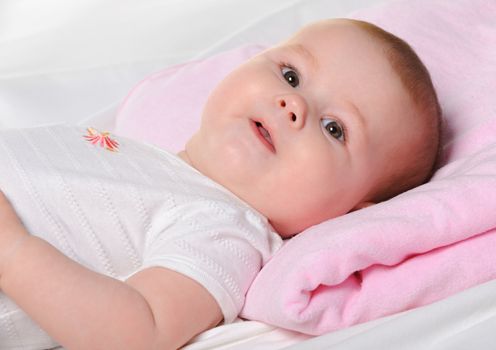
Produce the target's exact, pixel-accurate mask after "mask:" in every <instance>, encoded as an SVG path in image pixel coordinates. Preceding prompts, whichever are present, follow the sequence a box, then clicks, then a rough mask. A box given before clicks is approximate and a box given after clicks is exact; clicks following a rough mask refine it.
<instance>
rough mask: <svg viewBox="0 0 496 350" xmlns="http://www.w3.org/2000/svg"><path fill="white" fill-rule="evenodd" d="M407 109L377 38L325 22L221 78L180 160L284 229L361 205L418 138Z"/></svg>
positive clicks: (290, 232) (295, 229)
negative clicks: (400, 155) (382, 177)
mask: <svg viewBox="0 0 496 350" xmlns="http://www.w3.org/2000/svg"><path fill="white" fill-rule="evenodd" d="M412 115H413V107H412V103H411V102H410V99H409V97H408V95H407V93H406V91H405V89H404V88H403V86H402V85H401V82H400V80H399V78H398V77H397V75H396V74H395V73H394V71H393V70H392V68H391V67H390V64H389V62H388V60H387V59H386V58H385V56H384V54H383V52H382V51H381V46H380V44H378V43H377V42H376V41H375V40H373V39H371V38H370V37H369V35H368V34H367V33H365V32H363V31H362V30H361V29H359V28H357V27H355V26H354V25H352V24H350V23H349V22H347V21H344V20H336V21H332V22H329V21H328V22H323V23H318V24H314V25H311V26H309V27H306V28H304V29H303V30H302V31H300V32H298V33H297V34H296V35H295V36H294V37H292V38H290V39H289V40H288V41H287V42H284V43H282V44H281V45H279V46H276V47H274V48H271V49H269V50H267V51H265V52H263V53H261V54H260V55H258V56H256V57H254V58H253V59H251V60H250V61H248V62H247V63H245V64H243V65H242V66H241V67H239V68H238V69H236V70H235V71H234V72H232V73H231V74H230V75H229V76H228V77H226V78H225V79H224V80H223V81H222V82H221V83H220V84H219V85H218V86H217V88H216V89H215V90H214V91H213V92H212V94H211V95H210V97H209V99H208V101H207V103H206V106H205V109H204V112H203V116H202V124H201V127H200V130H199V131H198V132H197V133H196V134H195V135H194V136H193V137H192V139H191V140H190V141H189V142H188V144H187V145H186V153H185V157H184V158H185V159H186V160H187V161H188V162H190V163H191V164H192V165H193V166H194V167H196V168H197V169H198V170H199V171H201V172H202V173H204V174H205V175H207V176H209V177H211V178H212V179H213V180H215V181H217V182H219V183H220V184H222V185H223V186H225V187H226V188H228V189H229V190H231V191H232V192H233V193H235V194H236V195H237V196H238V197H240V198H241V199H243V200H244V201H246V202H247V203H248V204H250V205H251V206H253V207H254V208H255V209H257V210H258V211H259V212H261V213H262V214H264V215H265V216H266V217H267V218H268V219H269V220H270V222H271V224H272V225H273V226H274V228H275V229H276V230H277V231H278V232H279V234H281V236H283V237H287V236H290V235H293V234H295V233H298V232H300V231H302V230H304V229H306V228H308V227H309V226H312V225H315V224H317V223H319V222H322V221H324V220H326V219H329V218H333V217H336V216H339V215H343V214H345V213H347V212H349V211H350V210H353V209H357V208H359V207H361V206H363V205H364V204H365V203H367V201H368V200H369V198H367V195H368V193H369V192H370V191H371V189H372V188H373V187H374V186H375V185H376V184H377V183H378V180H379V179H380V178H381V175H383V174H384V172H385V170H386V169H389V168H390V167H391V166H393V165H394V164H397V162H400V161H403V160H402V159H395V158H394V157H395V156H394V155H393V154H395V153H396V152H397V151H399V150H400V149H402V148H405V147H409V146H410V147H411V144H412V142H417V138H416V135H415V132H414V130H415V128H416V125H415V122H414V120H413V118H411V116H412ZM398 153H401V152H398Z"/></svg>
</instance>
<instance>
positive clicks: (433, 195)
mask: <svg viewBox="0 0 496 350" xmlns="http://www.w3.org/2000/svg"><path fill="white" fill-rule="evenodd" d="M495 14H496V2H494V1H493V0H476V1H469V0H453V1H442V0H434V1H433V0H420V1H419V0H417V1H396V2H391V3H387V4H385V5H383V6H381V7H377V8H375V9H369V10H366V11H364V12H361V13H356V14H354V15H353V17H355V18H361V19H365V20H369V21H371V22H373V23H377V24H379V25H381V26H382V27H384V28H385V29H387V30H390V31H391V32H393V33H395V34H397V35H399V36H400V37H403V38H405V39H406V40H407V41H409V42H410V43H411V45H412V46H413V47H414V48H415V49H416V51H417V52H418V54H419V55H420V56H421V58H422V59H423V60H424V62H425V63H426V65H427V66H428V68H429V70H430V71H431V73H432V76H433V80H434V84H435V85H436V88H437V89H438V92H439V97H440V100H441V104H442V107H443V110H444V116H445V119H446V130H445V135H444V145H445V147H444V161H443V166H442V167H441V168H440V169H439V170H438V171H437V173H436V174H435V177H434V178H433V180H432V181H430V182H429V183H428V184H425V185H423V186H421V187H418V188H416V189H413V190H411V191H408V192H406V193H404V194H402V195H400V196H398V197H396V198H394V199H392V200H390V201H387V202H384V203H381V204H378V205H376V206H372V207H369V208H366V209H363V210H360V211H356V212H353V213H351V214H348V215H345V216H343V217H340V218H337V219H335V220H331V221H328V222H325V223H323V224H320V225H317V226H315V227H313V228H310V229H308V230H306V231H305V232H304V233H302V234H301V235H299V236H297V237H295V238H294V239H291V240H290V241H289V242H287V243H286V245H285V246H284V247H283V248H282V249H281V250H280V251H279V252H278V253H277V254H276V255H275V256H274V257H273V259H272V260H271V261H269V263H268V264H267V265H266V266H265V267H264V268H263V269H262V271H261V272H260V274H259V275H258V277H257V278H256V280H255V281H254V283H253V284H252V286H251V288H250V290H249V292H248V295H247V299H246V304H245V307H244V309H243V311H242V316H244V317H246V318H249V319H255V320H261V321H264V322H267V323H270V324H274V325H277V326H280V327H284V328H288V329H293V330H297V331H300V332H304V333H309V334H322V333H325V332H329V331H332V330H336V329H339V328H343V327H346V326H349V325H352V324H355V323H359V322H364V321H368V320H372V319H375V318H378V317H381V316H384V315H389V314H392V313H396V312H400V311H404V310H407V309H410V308H414V307H417V306H421V305H424V304H427V303H431V302H433V301H435V300H439V299H441V298H444V297H446V296H449V295H451V294H453V293H456V292H457V291H460V290H462V289H465V288H468V287H471V286H474V285H476V284H479V283H482V282H485V281H487V280H490V279H494V278H496V20H495Z"/></svg>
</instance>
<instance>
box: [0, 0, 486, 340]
mask: <svg viewBox="0 0 496 350" xmlns="http://www.w3.org/2000/svg"><path fill="white" fill-rule="evenodd" d="M383 1H387V0H349V1H348V0H334V1H328V0H295V1H288V0H270V1H267V0H231V1H222V0H73V1H65V0H44V1H37V0H0V127H21V126H33V125H40V124H45V123H54V122H67V123H79V122H81V121H84V120H89V121H90V123H91V124H92V125H94V126H95V127H100V128H103V129H112V125H113V113H114V112H115V110H116V108H117V106H118V104H119V102H120V101H121V100H122V98H123V97H124V96H125V95H126V93H127V92H128V91H129V89H130V88H131V87H132V86H133V85H134V84H135V83H136V82H138V81H139V80H141V79H142V78H143V77H144V76H145V75H147V74H149V73H151V72H153V71H155V70H158V69H161V68H164V67H165V66H168V65H171V64H175V63H179V62H183V61H185V60H190V59H195V58H201V57H205V56H208V55H210V54H213V53H216V52H219V51H221V50H224V49H228V48H233V47H236V46H239V45H241V44H246V43H262V44H271V43H275V42H277V41H278V40H281V39H282V38H284V37H286V36H287V35H288V34H290V33H292V32H293V31H294V30H295V29H297V28H298V27H300V26H301V25H303V24H304V23H307V22H309V21H312V20H315V19H318V18H324V17H339V16H343V15H345V14H347V13H348V12H349V11H351V10H354V9H357V8H360V7H364V6H371V5H373V4H375V3H379V2H383ZM494 297H496V282H491V283H487V284H484V285H481V286H478V287H476V288H473V289H471V290H468V291H465V292H463V293H460V294H458V295H455V296H453V297H451V298H448V299H446V300H443V301H441V302H438V303H435V304H432V305H430V306H426V307H423V308H420V309H417V310H412V311H409V312H406V313H403V314H400V315H394V316H391V317H388V318H384V319H380V320H376V321H373V322H369V323H366V324H363V325H358V326H355V327H351V328H349V329H346V330H343V331H340V332H334V333H332V334H328V335H325V336H322V337H318V338H314V339H310V340H308V341H304V340H305V339H307V338H309V337H308V336H304V335H300V334H297V333H294V332H289V331H285V330H282V329H277V328H275V327H271V326H268V325H264V324H262V323H259V322H251V321H250V322H247V321H245V322H238V323H234V324H231V325H226V326H221V327H217V328H215V329H213V330H210V331H207V332H205V333H203V334H202V335H200V336H199V337H198V338H197V339H195V342H194V343H192V344H191V345H188V346H186V347H185V349H187V350H200V349H225V350H228V349H229V350H244V349H247V350H248V349H250V350H251V349H255V350H262V349H271V350H274V349H283V348H287V347H288V346H290V347H289V348H288V350H289V349H291V350H296V349H299V350H310V349H312V350H313V349H317V350H318V349H324V348H325V349H335V350H336V349H347V350H348V349H426V348H429V349H436V350H441V349H467V348H474V349H475V348H476V349H493V348H495V347H496V335H494V332H493V331H492V330H493V329H495V327H496V316H495V315H496V306H495V305H496V303H494V302H493V299H494ZM292 344H293V346H291V345H292Z"/></svg>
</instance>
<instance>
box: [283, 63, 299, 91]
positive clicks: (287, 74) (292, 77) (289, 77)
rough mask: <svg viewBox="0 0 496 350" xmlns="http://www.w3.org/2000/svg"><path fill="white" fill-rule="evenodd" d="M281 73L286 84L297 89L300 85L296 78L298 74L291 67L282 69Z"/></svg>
mask: <svg viewBox="0 0 496 350" xmlns="http://www.w3.org/2000/svg"><path fill="white" fill-rule="evenodd" d="M281 73H282V76H283V77H284V79H286V81H287V82H288V84H289V85H291V86H292V87H294V88H295V87H297V86H298V85H299V84H300V78H298V73H296V71H295V70H294V69H293V68H291V67H282V68H281Z"/></svg>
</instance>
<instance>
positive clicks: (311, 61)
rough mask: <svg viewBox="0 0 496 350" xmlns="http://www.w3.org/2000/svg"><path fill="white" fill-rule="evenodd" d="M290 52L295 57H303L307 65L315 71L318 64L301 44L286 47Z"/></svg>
mask: <svg viewBox="0 0 496 350" xmlns="http://www.w3.org/2000/svg"><path fill="white" fill-rule="evenodd" d="M286 48H287V49H289V50H290V51H292V52H294V53H295V54H296V55H298V56H300V57H303V59H304V60H305V61H306V62H308V63H309V65H310V66H311V67H312V68H313V69H314V70H317V68H318V63H317V60H316V59H315V57H314V56H313V55H312V53H311V52H310V51H309V50H308V49H307V48H306V47H305V46H304V45H302V44H290V45H288V46H287V47H286Z"/></svg>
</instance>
